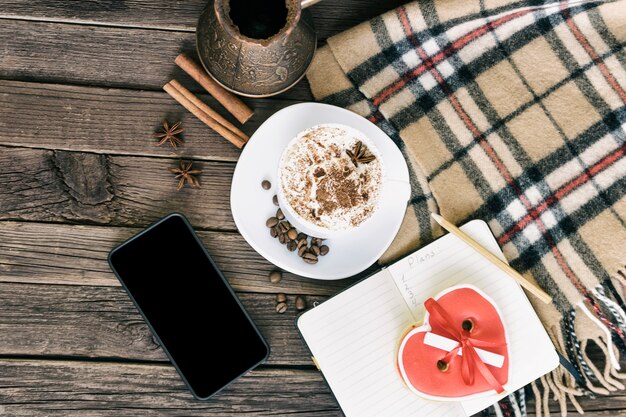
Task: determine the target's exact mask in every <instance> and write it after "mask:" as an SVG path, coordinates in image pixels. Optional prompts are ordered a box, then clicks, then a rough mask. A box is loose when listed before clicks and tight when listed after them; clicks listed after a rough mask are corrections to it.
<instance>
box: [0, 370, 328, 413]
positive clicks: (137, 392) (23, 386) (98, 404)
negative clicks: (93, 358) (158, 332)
mask: <svg viewBox="0 0 626 417" xmlns="http://www.w3.org/2000/svg"><path fill="white" fill-rule="evenodd" d="M0 413H2V415H10V416H28V417H37V416H46V417H47V416H50V415H63V416H65V417H72V416H76V417H89V416H116V417H123V416H129V417H135V416H139V415H164V416H174V415H181V414H182V415H189V413H193V415H194V416H234V415H236V416H259V415H264V416H278V415H280V416H285V415H289V414H296V413H301V414H303V415H306V416H341V413H340V412H339V410H338V407H337V404H336V402H335V400H334V398H333V397H332V395H331V393H330V390H329V389H328V388H327V387H326V385H325V383H324V382H323V380H322V376H321V375H320V374H319V373H318V372H317V371H312V370H296V369H293V370H292V369H267V368H265V369H264V368H260V369H257V370H254V371H252V372H250V373H248V374H247V375H245V376H244V377H242V378H241V379H239V380H237V381H235V382H234V383H233V384H232V385H231V386H229V387H228V388H226V389H225V390H224V391H223V392H221V393H219V394H217V395H216V396H215V397H214V398H213V399H211V400H209V401H197V400H194V399H193V398H192V397H191V394H190V393H189V391H187V389H186V388H185V387H184V385H183V383H182V381H181V380H180V378H179V377H178V375H177V374H176V372H175V370H174V368H173V367H172V366H169V365H132V364H116V363H93V362H90V363H85V362H74V361H63V362H54V361H23V360H2V361H0Z"/></svg>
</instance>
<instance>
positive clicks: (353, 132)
mask: <svg viewBox="0 0 626 417" xmlns="http://www.w3.org/2000/svg"><path fill="white" fill-rule="evenodd" d="M320 127H328V128H340V129H343V130H344V131H346V132H347V133H348V134H349V135H350V136H351V137H354V138H356V139H358V140H360V141H361V142H362V143H363V145H365V146H366V147H367V150H368V153H369V154H372V155H374V156H375V157H376V158H377V160H378V162H379V164H380V171H381V175H380V180H379V186H378V190H377V191H378V192H377V193H376V194H377V196H376V201H375V203H374V208H373V210H372V212H371V213H370V214H369V216H368V217H367V218H366V219H365V220H363V221H361V222H360V223H359V224H358V225H356V226H349V227H344V228H341V229H331V228H328V227H323V226H320V225H318V224H315V223H313V222H311V221H309V220H308V219H306V218H304V217H302V216H301V215H299V214H298V213H297V212H296V210H295V209H294V208H293V207H292V206H291V204H290V203H289V201H288V199H287V197H286V196H285V193H284V188H283V179H282V177H283V175H282V171H283V168H284V162H285V158H286V155H288V154H289V151H290V149H291V148H292V146H296V145H295V144H296V142H298V141H301V140H303V139H302V137H303V135H305V134H307V133H308V132H310V131H312V130H314V129H317V128H320ZM277 178H278V187H277V192H276V195H277V198H278V203H279V205H280V208H281V209H282V211H283V213H284V215H285V217H286V218H287V220H288V221H289V222H290V223H291V224H292V226H294V227H295V228H296V229H297V230H298V231H299V232H303V233H306V234H307V235H309V236H313V237H318V238H322V239H331V238H333V237H338V236H340V235H343V234H346V233H348V232H350V231H353V230H355V229H357V228H360V227H362V226H363V225H364V224H366V223H367V222H369V221H370V220H371V219H372V217H373V215H374V213H375V212H376V210H377V208H378V205H379V202H380V198H381V196H382V192H383V188H384V186H385V182H386V181H385V169H384V165H383V159H382V157H381V155H380V152H379V151H378V149H377V148H376V145H375V144H374V143H373V141H372V140H370V139H369V138H368V137H367V136H365V134H363V133H362V132H360V131H358V130H357V129H354V128H352V127H350V126H346V125H342V124H336V123H329V124H321V125H316V126H312V127H311V128H309V129H306V130H304V131H302V132H300V133H299V134H298V135H297V136H296V137H295V138H293V139H292V140H291V141H290V142H289V143H288V144H287V146H286V147H285V149H284V150H283V154H282V156H281V158H280V163H279V167H278V175H277Z"/></svg>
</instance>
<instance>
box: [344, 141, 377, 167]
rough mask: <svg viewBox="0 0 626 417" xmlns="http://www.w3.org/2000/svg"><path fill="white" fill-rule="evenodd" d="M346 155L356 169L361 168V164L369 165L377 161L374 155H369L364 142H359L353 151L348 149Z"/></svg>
mask: <svg viewBox="0 0 626 417" xmlns="http://www.w3.org/2000/svg"><path fill="white" fill-rule="evenodd" d="M346 153H347V154H348V156H349V157H350V160H351V161H352V163H353V164H354V166H355V167H356V166H359V163H361V164H369V163H370V162H372V161H373V160H374V159H376V157H375V156H374V155H372V154H368V153H367V146H363V142H361V141H358V142H357V143H356V144H355V145H354V148H352V150H350V149H346Z"/></svg>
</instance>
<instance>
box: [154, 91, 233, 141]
mask: <svg viewBox="0 0 626 417" xmlns="http://www.w3.org/2000/svg"><path fill="white" fill-rule="evenodd" d="M163 90H165V91H166V92H167V94H169V95H170V96H172V98H173V99H174V100H176V101H178V102H179V103H180V104H181V105H182V106H183V107H184V108H186V109H187V110H189V111H190V112H191V113H192V114H193V115H194V116H196V117H197V118H198V119H200V121H202V122H203V123H204V124H205V125H207V126H208V127H210V128H211V129H213V130H215V131H216V132H217V133H219V134H220V135H221V136H222V137H223V138H225V139H226V140H228V141H229V142H230V143H232V144H233V145H235V146H236V147H238V148H239V149H241V148H243V145H244V144H245V142H244V141H243V139H241V138H240V137H239V136H237V135H236V134H234V133H233V132H231V131H230V130H228V129H227V128H225V127H224V126H222V125H221V124H219V123H218V122H217V121H216V120H215V119H213V118H211V117H210V116H209V115H208V114H206V113H205V112H203V111H202V110H201V109H200V108H199V107H198V106H196V105H195V104H193V103H192V102H191V101H190V100H188V99H187V98H186V97H185V96H184V95H183V94H182V93H181V92H180V91H178V90H177V89H176V88H175V87H174V86H173V85H172V84H170V83H167V84H165V85H164V86H163Z"/></svg>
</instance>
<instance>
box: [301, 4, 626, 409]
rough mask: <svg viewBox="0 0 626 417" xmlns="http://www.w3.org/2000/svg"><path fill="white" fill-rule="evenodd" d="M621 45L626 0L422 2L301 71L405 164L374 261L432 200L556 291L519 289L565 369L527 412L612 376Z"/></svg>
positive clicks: (595, 388)
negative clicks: (398, 206)
mask: <svg viewBox="0 0 626 417" xmlns="http://www.w3.org/2000/svg"><path fill="white" fill-rule="evenodd" d="M625 45H626V0H620V1H612V2H608V1H607V2H598V1H587V2H583V1H570V2H567V1H566V2H548V3H546V2H539V1H528V0H525V1H514V2H512V1H510V0H420V1H417V2H413V3H409V4H407V5H405V6H403V7H400V8H398V9H396V10H393V11H391V12H388V13H386V14H384V15H382V16H379V17H377V18H375V19H373V20H371V21H369V22H366V23H363V24H361V25H359V26H357V27H355V28H353V29H351V30H348V31H346V32H344V33H342V34H339V35H337V36H335V37H333V38H331V39H329V40H328V45H327V46H325V47H323V48H321V49H320V50H319V51H318V52H317V54H316V57H315V59H314V62H313V64H312V66H311V68H310V70H309V72H308V74H307V76H308V79H309V82H310V85H311V90H312V92H313V94H314V96H315V97H316V99H318V100H322V101H325V102H328V103H331V104H335V105H339V106H343V107H347V108H349V109H351V110H353V111H355V112H356V113H359V114H361V115H363V116H365V117H367V118H368V119H369V120H371V121H372V122H374V123H376V124H378V126H380V127H381V128H382V129H383V130H384V131H385V132H386V133H387V134H388V135H389V136H390V137H391V138H392V139H393V140H394V141H395V142H396V144H397V145H398V147H399V148H400V149H401V150H402V152H403V154H404V156H405V157H406V159H407V161H408V165H409V169H410V172H411V181H412V188H413V190H412V197H411V200H410V205H409V207H408V210H407V213H406V217H405V219H404V224H403V226H402V229H401V231H400V233H399V235H398V237H397V238H396V240H395V242H394V243H393V244H392V246H391V247H390V249H389V250H388V252H387V253H386V254H385V255H384V257H383V258H382V259H381V262H383V263H385V262H389V261H391V260H394V259H396V258H398V257H400V256H402V255H404V254H406V253H407V252H409V251H412V250H414V249H416V248H417V247H419V246H421V245H423V244H425V243H428V242H429V241H430V240H432V239H433V238H434V237H436V236H438V235H439V234H441V233H442V232H441V230H440V229H439V228H438V227H436V225H435V224H434V223H433V221H432V220H431V218H430V216H429V214H430V212H432V211H439V212H440V213H441V214H442V215H443V216H444V217H446V218H447V219H449V220H451V221H453V222H455V223H457V224H461V223H464V222H466V221H468V220H471V219H473V218H480V219H483V220H485V221H487V222H488V224H489V226H490V227H491V230H492V231H493V232H494V235H495V236H496V238H497V240H498V243H499V244H500V246H501V247H502V249H503V251H504V253H505V255H506V257H507V258H508V260H509V261H510V263H511V264H512V265H513V266H514V267H515V268H516V269H517V270H518V271H520V272H521V273H523V274H524V275H525V276H527V277H528V278H530V279H533V280H536V282H537V283H538V284H539V285H541V286H542V287H543V288H544V289H545V290H546V291H547V292H548V293H550V294H551V295H552V296H553V297H554V303H553V304H551V305H542V304H541V303H540V302H536V300H534V299H532V297H530V298H531V301H533V303H534V305H535V307H536V309H537V311H538V313H539V315H540V316H541V318H542V320H543V322H544V324H545V326H546V328H547V330H548V332H549V334H550V336H551V338H552V340H553V341H554V343H555V345H556V346H557V348H558V350H559V351H560V352H561V353H562V354H563V355H564V357H566V358H568V359H569V361H570V362H571V366H569V367H568V368H569V369H568V370H566V369H565V368H564V367H560V368H558V369H557V370H556V371H554V372H553V373H552V374H550V375H547V376H545V377H544V378H542V379H541V380H539V381H536V382H535V383H533V386H532V390H533V392H534V393H535V395H536V396H537V397H538V398H537V401H536V404H537V415H540V416H541V415H544V414H545V415H549V410H548V398H549V396H550V395H551V394H552V396H553V397H556V398H557V399H558V400H559V403H560V407H561V413H562V414H563V415H565V414H566V411H567V408H566V399H567V398H569V399H570V401H571V402H572V403H573V404H574V406H575V407H576V409H578V410H579V411H580V406H579V405H578V402H577V401H576V397H578V396H580V395H595V394H608V393H609V392H610V391H615V390H617V389H623V388H624V385H623V384H622V382H620V380H622V379H624V378H626V375H624V374H620V373H619V372H618V370H619V369H620V365H619V354H620V353H622V354H624V353H626V344H625V343H624V342H625V334H626V313H625V312H624V310H625V309H624V307H625V306H624V299H623V296H624V293H623V291H624V287H623V285H624V284H625V283H626V275H625V272H624V263H625V261H626V260H625V258H626V257H625V252H626V197H625V194H626V158H624V153H625V152H626V132H625V126H626V91H625V90H626V50H625ZM590 344H595V345H597V346H598V347H599V348H600V350H602V352H604V354H605V356H606V361H601V362H604V363H601V364H600V365H596V364H594V363H593V361H592V360H590V358H589V357H588V355H587V348H588V346H589V345H590ZM599 367H600V368H602V369H599ZM521 400H522V398H520V397H519V396H511V397H510V398H509V402H508V403H505V404H503V405H502V407H514V408H515V407H517V406H519V405H520V401H521ZM517 408H522V407H517Z"/></svg>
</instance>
